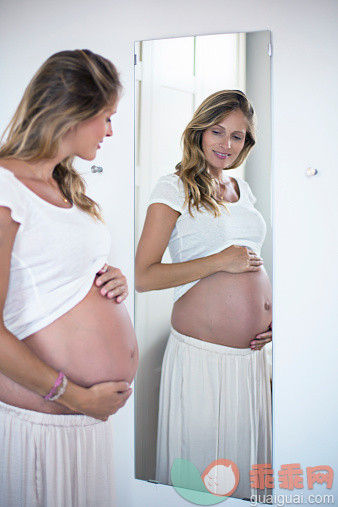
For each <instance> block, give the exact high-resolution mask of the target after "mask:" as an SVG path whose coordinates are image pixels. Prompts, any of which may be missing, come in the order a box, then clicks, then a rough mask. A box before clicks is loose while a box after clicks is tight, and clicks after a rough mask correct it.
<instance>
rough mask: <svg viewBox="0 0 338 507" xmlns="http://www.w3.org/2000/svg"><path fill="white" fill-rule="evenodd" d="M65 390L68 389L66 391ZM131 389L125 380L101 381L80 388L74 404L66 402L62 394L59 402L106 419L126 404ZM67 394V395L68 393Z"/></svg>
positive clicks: (102, 419) (91, 415)
mask: <svg viewBox="0 0 338 507" xmlns="http://www.w3.org/2000/svg"><path fill="white" fill-rule="evenodd" d="M67 391H68V389H67V390H66V393H67ZM132 391H133V390H132V389H131V387H129V384H128V383H127V382H102V383H101V384H96V385H94V386H92V387H90V388H87V389H85V390H82V394H81V396H79V395H77V397H76V399H77V403H76V404H74V403H72V404H69V403H67V401H66V400H65V399H63V396H61V398H60V399H59V402H61V403H63V404H65V405H66V406H67V407H68V408H70V409H71V410H75V411H77V412H80V413H81V414H84V415H88V416H90V417H94V418H95V419H100V420H101V421H106V420H107V419H108V417H109V416H111V415H113V414H115V413H116V412H117V411H118V410H119V409H120V408H122V407H123V406H124V405H125V404H126V402H127V400H128V398H129V396H130V395H131V393H132ZM67 394H68V396H69V394H70V393H69V392H68V393H67Z"/></svg>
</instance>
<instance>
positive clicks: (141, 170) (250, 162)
mask: <svg viewBox="0 0 338 507" xmlns="http://www.w3.org/2000/svg"><path fill="white" fill-rule="evenodd" d="M270 35H271V34H270V32H269V31H260V32H249V33H235V34H222V35H210V36H209V35H208V36H206V35H203V36H195V37H183V38H173V39H162V40H152V41H141V42H136V44H135V55H136V65H135V184H136V187H135V213H136V217H135V224H136V231H135V237H136V245H137V244H138V241H139V238H140V235H141V232H142V228H143V224H144V220H145V216H146V211H147V207H148V202H149V196H150V194H151V191H152V190H153V188H154V186H155V184H156V182H157V180H158V179H159V178H160V177H161V176H163V175H166V174H169V173H173V172H175V166H176V164H177V163H178V162H179V161H180V160H181V158H182V151H181V135H182V133H183V131H184V129H185V127H186V125H187V124H188V122H189V121H190V120H191V117H192V115H193V112H194V111H195V110H196V108H197V107H198V106H199V104H200V103H201V102H202V101H203V100H204V99H205V98H206V97H208V96H209V95H210V94H212V93H214V92H216V91H218V90H224V89H237V90H242V91H243V92H244V93H245V94H246V95H247V97H248V98H249V100H250V101H251V102H252V104H253V106H254V109H255V112H256V116H257V127H256V136H257V142H256V145H255V147H254V149H253V150H252V152H251V153H250V155H249V157H248V159H247V160H246V162H245V163H244V164H242V166H240V167H239V168H236V169H232V170H229V171H227V172H226V174H227V175H229V176H236V177H237V176H239V177H240V178H243V179H245V181H247V182H248V183H249V185H250V187H251V190H252V192H253V194H254V195H255V197H256V198H257V202H256V204H255V207H256V209H258V211H259V212H260V213H261V215H262V216H263V217H264V220H265V222H266V237H265V241H264V244H263V247H262V252H261V256H262V257H263V259H264V267H265V269H266V271H267V273H268V275H269V278H270V280H271V281H272V234H271V197H270V196H271V192H270V183H271V122H270V115H271V111H270V96H271V91H270V48H271V45H270ZM163 262H168V263H170V262H171V259H170V256H169V253H168V251H166V252H165V254H164V257H163ZM135 304H136V307H135V326H136V335H137V337H138V342H139V349H140V362H139V369H138V373H137V376H136V380H135V440H136V449H135V475H136V478H137V479H142V480H146V481H155V477H156V476H155V467H156V438H157V418H158V406H159V386H160V378H161V365H162V359H163V354H164V350H165V347H166V343H167V340H168V336H169V333H170V317H171V311H172V306H173V289H165V290H158V291H151V292H143V293H136V298H135ZM262 331H263V330H262ZM268 349H269V350H268ZM266 352H267V355H269V353H270V356H271V344H269V345H268V346H266ZM207 408H208V407H203V410H207ZM205 431H206V432H207V431H208V428H205ZM217 457H218V456H215V458H214V459H216V458H217ZM219 458H226V456H219ZM208 464H209V463H207V464H206V465H208ZM202 472H203V470H200V473H202ZM234 496H236V495H235V494H234Z"/></svg>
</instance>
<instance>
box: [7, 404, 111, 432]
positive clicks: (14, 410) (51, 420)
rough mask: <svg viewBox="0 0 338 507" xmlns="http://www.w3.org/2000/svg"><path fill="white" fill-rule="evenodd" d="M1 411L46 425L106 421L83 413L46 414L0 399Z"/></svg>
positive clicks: (76, 424) (77, 424) (71, 424)
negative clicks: (15, 405)
mask: <svg viewBox="0 0 338 507" xmlns="http://www.w3.org/2000/svg"><path fill="white" fill-rule="evenodd" d="M0 413H2V414H4V415H5V414H7V415H12V416H13V417H16V418H18V419H22V420H24V421H27V422H31V423H33V424H40V425H46V426H51V425H52V426H63V427H66V426H91V425H93V424H99V423H102V422H104V421H100V420H99V419H94V418H93V417H89V416H87V415H81V414H69V415H66V414H45V413H44V412H36V411H34V410H27V409H25V408H19V407H14V406H13V405H7V403H3V402H2V401H0Z"/></svg>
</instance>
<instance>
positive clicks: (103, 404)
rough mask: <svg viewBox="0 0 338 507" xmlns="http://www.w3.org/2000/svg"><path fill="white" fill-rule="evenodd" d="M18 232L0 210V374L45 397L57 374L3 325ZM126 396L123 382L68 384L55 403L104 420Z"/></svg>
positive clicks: (122, 402) (127, 392)
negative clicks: (84, 384)
mask: <svg viewBox="0 0 338 507" xmlns="http://www.w3.org/2000/svg"><path fill="white" fill-rule="evenodd" d="M18 228H19V224H18V223H17V222H14V221H13V220H12V218H11V214H10V210H9V209H8V208H5V207H3V206H0V258H1V263H0V371H1V372H2V373H3V374H4V375H6V376H7V377H9V378H11V379H12V380H14V381H15V382H17V383H18V384H20V385H22V386H24V387H26V388H27V389H30V390H31V391H34V392H35V393H38V394H40V395H41V396H45V395H46V394H47V393H48V392H49V391H50V390H51V388H52V387H53V385H54V382H55V380H56V379H57V377H58V372H57V371H56V370H54V369H53V368H51V367H49V366H48V365H47V364H46V363H44V362H43V361H41V360H40V359H39V358H38V357H37V356H36V355H35V354H34V353H33V352H32V351H31V350H30V349H29V348H28V347H27V346H26V345H25V343H24V342H23V341H20V340H18V339H17V338H16V337H15V336H14V335H13V334H12V333H10V332H9V331H8V329H7V328H6V327H5V324H4V321H3V309H4V305H5V301H6V296H7V290H8V283H9V272H10V262H11V253H12V248H13V244H14V239H15V236H16V233H17V231H18ZM130 394H131V389H129V385H128V384H127V383H126V382H105V383H102V384H97V385H95V386H93V387H91V388H84V387H81V386H79V385H77V384H74V383H73V382H71V381H69V382H68V385H67V388H66V391H65V393H64V394H63V395H62V396H61V397H60V398H59V399H58V403H60V404H61V405H64V406H66V407H68V408H70V409H71V410H75V411H77V412H81V413H83V414H86V415H90V416H92V417H96V418H97V419H101V420H106V419H107V418H108V417H109V416H110V415H111V414H113V413H115V412H116V411H117V410H118V409H119V408H121V407H122V406H123V405H124V404H125V402H126V401H127V399H128V398H129V396H130Z"/></svg>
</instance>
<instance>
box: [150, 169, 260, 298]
mask: <svg viewBox="0 0 338 507" xmlns="http://www.w3.org/2000/svg"><path fill="white" fill-rule="evenodd" d="M235 179H236V181H237V183H238V187H239V191H240V197H239V200H238V201H236V202H233V203H231V202H230V203H226V208H225V207H224V206H220V211H221V215H220V216H219V217H215V216H214V215H213V213H212V212H211V211H208V210H207V209H206V208H204V207H202V208H201V211H197V210H196V208H192V213H193V215H194V216H193V217H192V216H191V215H190V213H189V211H188V205H187V204H186V205H184V201H185V194H184V187H183V183H182V181H181V179H180V178H179V176H178V175H176V174H174V173H173V174H168V175H166V176H162V177H161V178H160V179H159V180H158V182H157V184H156V186H155V188H154V190H153V191H152V193H151V195H150V200H149V205H150V204H153V203H162V204H166V205H167V206H170V207H171V208H172V209H174V210H176V211H178V212H179V213H181V214H180V216H179V217H178V219H177V222H176V224H175V227H174V229H173V232H172V234H171V237H170V240H169V252H170V256H171V260H172V262H184V261H190V260H193V259H200V258H202V257H206V256H207V255H212V254H215V253H218V252H221V251H222V250H224V249H225V248H228V247H229V246H231V245H239V246H246V247H248V248H250V249H251V250H253V251H254V252H255V253H256V254H257V255H260V252H261V247H262V244H263V242H264V239H265V234H266V225H265V221H264V219H263V217H262V215H261V214H260V213H259V211H257V209H256V208H255V207H254V203H255V202H256V198H255V197H254V195H253V194H252V192H251V189H250V187H249V185H248V183H246V182H245V181H244V180H242V179H240V178H235ZM198 281H199V280H195V281H194V282H190V283H186V284H184V285H179V286H178V287H175V290H174V302H175V301H177V300H178V299H179V298H180V297H181V296H183V294H185V293H186V292H187V291H188V290H189V289H190V288H191V287H193V286H194V285H195V284H196V283H197V282H198Z"/></svg>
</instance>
